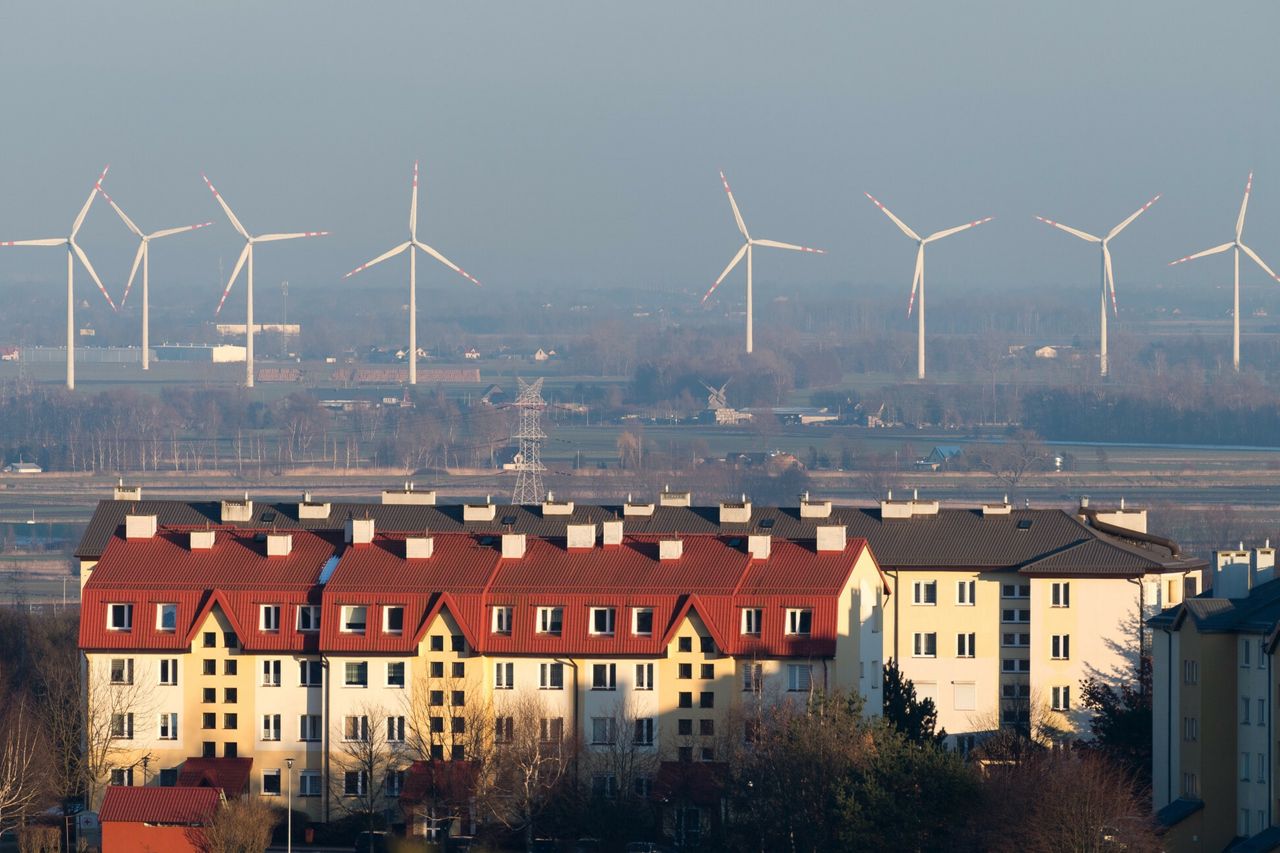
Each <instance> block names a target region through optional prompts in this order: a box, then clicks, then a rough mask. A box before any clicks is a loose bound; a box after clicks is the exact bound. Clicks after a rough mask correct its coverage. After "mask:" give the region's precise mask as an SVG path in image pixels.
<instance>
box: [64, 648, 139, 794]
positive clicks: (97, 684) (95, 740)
mask: <svg viewBox="0 0 1280 853" xmlns="http://www.w3.org/2000/svg"><path fill="white" fill-rule="evenodd" d="M101 663H102V662H99V664H100V665H99V666H94V665H92V664H90V666H89V673H88V678H87V695H86V696H85V705H84V741H83V751H82V754H81V764H80V771H81V774H82V784H83V788H84V793H85V798H86V802H87V803H88V805H89V807H90V808H94V807H95V806H97V805H98V804H99V799H100V797H101V794H102V790H103V788H104V787H105V786H106V784H107V782H108V780H109V779H110V776H111V771H112V770H116V769H132V768H134V767H136V766H137V765H138V764H140V763H141V761H142V757H141V756H139V755H137V750H136V749H135V748H134V747H133V734H134V727H135V725H137V724H141V725H143V726H145V725H146V723H145V722H143V721H144V720H146V719H149V718H150V716H151V708H152V706H151V704H150V702H149V701H148V692H147V691H146V690H145V689H143V687H142V684H141V683H140V682H138V681H135V680H134V679H133V677H132V673H130V674H129V677H128V678H127V680H124V681H113V680H112V677H111V674H110V672H109V671H108V669H107V667H105V666H102V665H101Z"/></svg>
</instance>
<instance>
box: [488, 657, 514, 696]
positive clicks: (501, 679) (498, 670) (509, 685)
mask: <svg viewBox="0 0 1280 853" xmlns="http://www.w3.org/2000/svg"><path fill="white" fill-rule="evenodd" d="M515 672H516V665H515V664H514V663H511V662H510V661H505V662H499V663H495V664H494V665H493V689H494V690H514V689H515V686H516V677H515Z"/></svg>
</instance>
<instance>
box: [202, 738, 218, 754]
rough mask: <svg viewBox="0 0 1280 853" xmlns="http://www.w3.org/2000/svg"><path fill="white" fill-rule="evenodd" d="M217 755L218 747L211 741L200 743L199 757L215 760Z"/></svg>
mask: <svg viewBox="0 0 1280 853" xmlns="http://www.w3.org/2000/svg"><path fill="white" fill-rule="evenodd" d="M217 755H218V745H217V744H216V743H214V742H213V741H211V740H202V741H200V757H201V758H216V757H217Z"/></svg>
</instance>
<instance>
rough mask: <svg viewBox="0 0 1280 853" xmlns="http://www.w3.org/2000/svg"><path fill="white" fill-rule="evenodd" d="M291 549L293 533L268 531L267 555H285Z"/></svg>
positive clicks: (287, 554)
mask: <svg viewBox="0 0 1280 853" xmlns="http://www.w3.org/2000/svg"><path fill="white" fill-rule="evenodd" d="M292 550H293V534H292V533H268V534H267V556H268V557H287V556H289V552H290V551H292Z"/></svg>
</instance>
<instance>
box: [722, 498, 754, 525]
mask: <svg viewBox="0 0 1280 853" xmlns="http://www.w3.org/2000/svg"><path fill="white" fill-rule="evenodd" d="M750 520H751V501H749V500H747V497H746V495H743V496H742V500H741V501H740V502H738V503H730V502H728V501H724V502H721V504H720V523H721V524H746V523H747V522H748V521H750Z"/></svg>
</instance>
